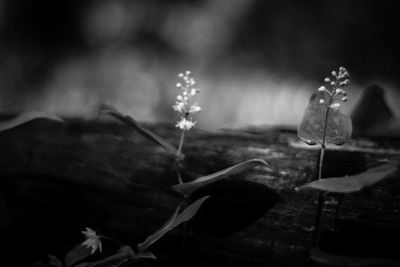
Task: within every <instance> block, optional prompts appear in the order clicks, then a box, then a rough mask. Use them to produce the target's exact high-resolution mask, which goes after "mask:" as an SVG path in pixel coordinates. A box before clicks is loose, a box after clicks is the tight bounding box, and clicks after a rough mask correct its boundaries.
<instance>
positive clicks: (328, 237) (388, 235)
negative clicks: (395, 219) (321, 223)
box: [321, 219, 400, 261]
mask: <svg viewBox="0 0 400 267" xmlns="http://www.w3.org/2000/svg"><path fill="white" fill-rule="evenodd" d="M399 240H400V232H395V231H391V230H389V229H382V228H378V227H375V226H372V225H368V224H365V223H362V222H360V221H356V220H353V219H340V220H339V221H338V224H337V228H336V231H324V232H322V235H321V249H323V250H324V251H327V252H331V253H335V254H340V255H344V256H353V257H368V258H388V259H394V260H398V261H400V254H399V246H398V241H399Z"/></svg>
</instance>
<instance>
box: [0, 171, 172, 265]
mask: <svg viewBox="0 0 400 267" xmlns="http://www.w3.org/2000/svg"><path fill="white" fill-rule="evenodd" d="M61 179H65V181H60V180H61ZM61 179H60V177H53V176H49V175H46V174H37V175H26V176H22V175H21V176H19V177H17V176H10V177H4V176H2V177H1V183H0V193H1V194H2V195H3V196H4V200H5V203H6V204H7V206H8V209H9V211H10V214H11V225H9V226H7V227H4V228H1V229H0V236H1V244H0V251H1V257H0V258H1V262H2V264H4V263H8V264H7V265H4V266H28V265H29V264H32V263H34V262H36V261H38V260H43V259H47V255H48V254H51V255H55V256H57V257H59V258H60V259H63V257H64V256H65V254H66V253H67V252H68V251H69V250H71V249H72V248H73V247H75V246H76V245H78V244H80V243H82V242H83V241H84V236H83V235H82V234H81V231H83V230H84V229H85V227H90V228H92V229H94V230H96V231H98V233H100V234H104V235H106V236H110V237H113V238H115V239H116V240H118V241H120V242H121V243H122V244H126V245H131V246H132V247H135V246H136V244H137V243H139V242H141V241H143V240H144V238H145V237H146V236H147V235H148V234H150V233H151V232H152V231H154V230H155V229H157V228H158V227H159V226H160V225H162V223H163V222H165V221H166V220H167V219H168V218H169V216H170V214H171V213H172V212H173V210H172V208H167V207H165V206H163V205H161V204H157V198H162V199H163V203H164V204H165V203H168V202H169V201H172V203H173V202H174V201H175V202H176V203H178V202H179V200H178V199H175V197H174V195H173V194H172V192H171V193H169V192H164V191H158V190H157V189H148V188H144V187H140V186H139V187H137V186H134V185H125V186H124V187H123V188H120V187H119V186H120V185H119V184H118V183H115V188H113V187H112V186H110V185H107V184H102V185H100V184H99V185H91V184H86V183H85V182H84V181H82V182H77V181H73V179H67V178H66V177H61ZM164 193H165V195H164ZM152 199H153V200H152ZM174 199H175V200H174ZM128 233H129V234H128ZM104 242H105V244H104V250H103V254H102V255H100V254H96V255H97V256H98V257H100V258H102V257H103V256H104V255H107V254H108V253H112V252H113V250H115V249H118V247H119V245H118V244H116V243H113V242H110V241H107V240H106V241H104ZM20 255H23V257H20Z"/></svg>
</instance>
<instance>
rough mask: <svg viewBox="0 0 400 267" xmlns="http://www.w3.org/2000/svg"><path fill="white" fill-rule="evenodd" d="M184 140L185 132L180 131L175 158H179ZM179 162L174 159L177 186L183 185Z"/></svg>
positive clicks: (177, 159)
mask: <svg viewBox="0 0 400 267" xmlns="http://www.w3.org/2000/svg"><path fill="white" fill-rule="evenodd" d="M184 139H185V130H182V132H181V138H180V140H179V147H178V152H177V156H179V155H180V154H181V152H182V147H183V140H184ZM179 162H180V160H179V158H178V157H176V159H175V166H176V175H177V177H178V183H179V184H182V183H183V180H182V174H181V171H180V167H179Z"/></svg>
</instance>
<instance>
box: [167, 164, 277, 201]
mask: <svg viewBox="0 0 400 267" xmlns="http://www.w3.org/2000/svg"><path fill="white" fill-rule="evenodd" d="M258 165H263V166H266V167H268V166H269V165H268V163H267V162H265V161H264V160H262V159H251V160H247V161H244V162H241V163H239V164H236V165H234V166H231V167H229V168H226V169H223V170H221V171H218V172H215V173H212V174H209V175H206V176H202V177H199V178H197V179H195V180H193V181H191V182H188V183H182V184H176V185H174V186H172V189H174V190H175V191H177V192H179V193H181V194H182V195H184V196H188V195H190V194H192V193H193V192H194V191H196V190H198V189H199V188H202V187H203V186H206V185H208V184H211V183H214V182H216V181H219V180H221V179H224V178H226V177H228V176H230V175H234V174H239V173H242V172H244V171H247V170H248V169H250V168H253V167H255V166H258ZM269 170H270V169H269Z"/></svg>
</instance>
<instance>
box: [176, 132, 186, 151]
mask: <svg viewBox="0 0 400 267" xmlns="http://www.w3.org/2000/svg"><path fill="white" fill-rule="evenodd" d="M184 139H185V130H182V132H181V138H180V140H179V146H178V152H177V154H178V155H177V156H179V155H180V154H181V152H182V147H183V141H184Z"/></svg>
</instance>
